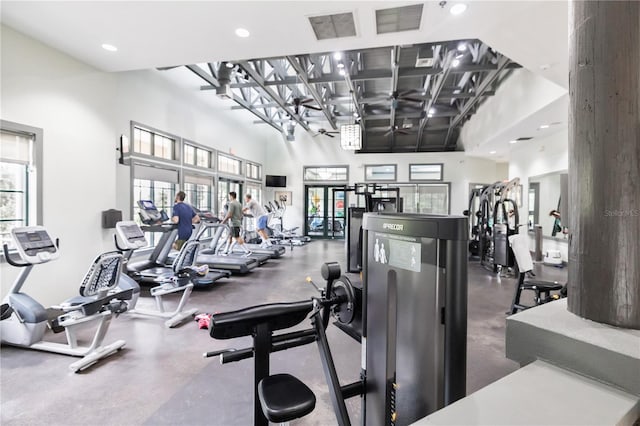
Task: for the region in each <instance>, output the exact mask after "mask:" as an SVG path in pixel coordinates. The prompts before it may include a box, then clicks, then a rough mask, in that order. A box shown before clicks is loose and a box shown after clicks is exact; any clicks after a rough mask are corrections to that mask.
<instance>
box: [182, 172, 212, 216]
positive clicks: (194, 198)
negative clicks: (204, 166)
mask: <svg viewBox="0 0 640 426" xmlns="http://www.w3.org/2000/svg"><path fill="white" fill-rule="evenodd" d="M212 189H213V185H212V178H210V177H206V176H195V175H194V176H191V175H186V176H185V177H184V189H183V190H184V192H185V194H186V196H187V198H186V200H185V201H186V202H187V203H188V204H191V205H192V206H193V207H195V208H197V209H198V210H202V211H211V192H212Z"/></svg>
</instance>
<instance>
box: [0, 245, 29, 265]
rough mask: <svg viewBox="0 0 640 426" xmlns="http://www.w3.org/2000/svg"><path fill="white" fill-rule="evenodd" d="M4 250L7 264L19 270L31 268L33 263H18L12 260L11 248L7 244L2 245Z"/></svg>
mask: <svg viewBox="0 0 640 426" xmlns="http://www.w3.org/2000/svg"><path fill="white" fill-rule="evenodd" d="M2 249H3V251H4V258H5V259H6V260H7V263H8V264H9V265H11V266H16V267H18V268H24V267H26V266H31V263H28V262H16V261H15V260H13V259H12V258H11V254H10V253H9V246H7V244H3V245H2Z"/></svg>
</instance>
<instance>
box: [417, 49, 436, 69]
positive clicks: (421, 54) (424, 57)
mask: <svg viewBox="0 0 640 426" xmlns="http://www.w3.org/2000/svg"><path fill="white" fill-rule="evenodd" d="M435 62H436V60H435V58H434V57H433V48H432V47H431V46H429V47H423V48H420V49H418V56H417V57H416V67H417V68H420V67H429V68H431V67H433V65H434V64H435Z"/></svg>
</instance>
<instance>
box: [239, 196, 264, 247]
mask: <svg viewBox="0 0 640 426" xmlns="http://www.w3.org/2000/svg"><path fill="white" fill-rule="evenodd" d="M244 201H245V205H244V208H243V209H242V213H245V214H247V213H248V214H251V216H253V217H254V218H255V219H256V230H257V231H258V235H260V238H262V248H267V247H271V242H270V241H269V236H268V235H267V232H266V231H265V230H266V229H267V221H268V219H269V216H268V215H267V212H265V211H264V209H263V208H262V206H261V205H260V204H258V202H257V201H256V200H252V199H251V194H246V195H245V196H244Z"/></svg>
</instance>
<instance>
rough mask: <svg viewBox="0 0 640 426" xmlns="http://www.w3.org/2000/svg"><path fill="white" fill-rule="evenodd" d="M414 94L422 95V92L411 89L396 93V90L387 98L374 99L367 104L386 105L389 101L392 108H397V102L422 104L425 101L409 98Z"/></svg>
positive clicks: (418, 98) (419, 98) (420, 98)
mask: <svg viewBox="0 0 640 426" xmlns="http://www.w3.org/2000/svg"><path fill="white" fill-rule="evenodd" d="M416 94H422V91H420V90H416V89H411V90H404V91H402V92H398V91H397V90H396V91H395V92H392V93H391V94H390V95H389V96H387V97H384V98H380V99H376V100H373V101H371V102H367V103H369V104H371V105H374V104H381V103H387V102H389V101H391V102H392V103H393V104H394V107H397V106H398V101H403V102H413V103H422V102H424V101H425V99H424V98H422V97H416V96H411V95H416Z"/></svg>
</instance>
